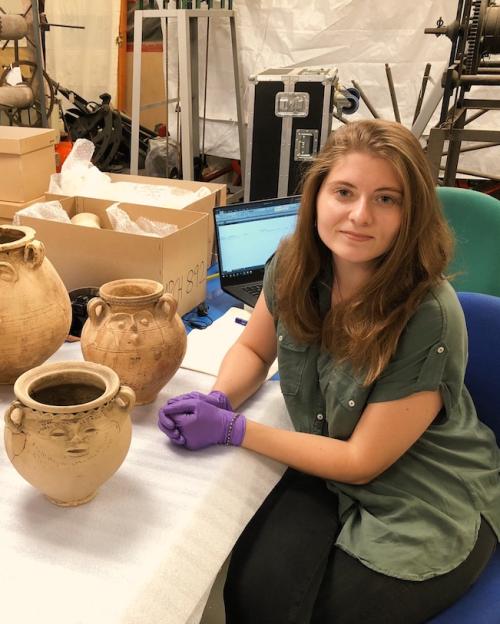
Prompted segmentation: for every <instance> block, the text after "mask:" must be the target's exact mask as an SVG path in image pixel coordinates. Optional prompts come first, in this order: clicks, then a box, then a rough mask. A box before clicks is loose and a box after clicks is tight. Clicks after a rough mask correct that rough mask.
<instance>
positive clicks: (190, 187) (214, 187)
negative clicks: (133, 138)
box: [47, 173, 227, 266]
mask: <svg viewBox="0 0 500 624" xmlns="http://www.w3.org/2000/svg"><path fill="white" fill-rule="evenodd" d="M106 175H108V176H109V177H110V178H111V181H112V182H128V183H132V184H151V185H154V186H174V187H177V188H179V189H183V190H187V191H193V192H196V191H198V190H199V189H200V188H201V187H206V188H207V189H208V190H209V191H210V195H207V196H205V197H201V198H199V199H196V200H194V201H192V202H191V203H190V204H189V205H187V206H185V207H184V208H180V209H179V208H173V207H171V206H166V208H171V209H172V210H179V211H183V210H189V211H194V212H201V213H203V214H207V215H208V217H209V218H208V235H207V237H208V247H207V264H208V266H210V265H211V264H213V263H214V262H215V259H216V256H215V253H216V249H215V230H214V222H213V216H212V213H213V209H214V208H215V207H216V206H225V205H226V203H227V187H226V185H225V184H214V183H213V182H210V183H208V182H207V183H205V182H193V181H191V180H175V179H171V178H154V177H148V176H139V175H128V174H121V173H107V174H106ZM61 197H65V196H64V195H63V196H61V195H55V194H50V195H47V198H48V199H60V198H61ZM127 199H128V198H127V197H123V199H122V200H119V201H120V207H121V201H125V202H126V201H127ZM134 200H135V201H136V202H137V205H139V204H140V205H145V206H147V205H148V203H147V202H148V200H147V198H145V200H144V204H143V202H141V201H138V200H137V197H135V198H134ZM106 201H107V200H106ZM115 201H116V200H115Z"/></svg>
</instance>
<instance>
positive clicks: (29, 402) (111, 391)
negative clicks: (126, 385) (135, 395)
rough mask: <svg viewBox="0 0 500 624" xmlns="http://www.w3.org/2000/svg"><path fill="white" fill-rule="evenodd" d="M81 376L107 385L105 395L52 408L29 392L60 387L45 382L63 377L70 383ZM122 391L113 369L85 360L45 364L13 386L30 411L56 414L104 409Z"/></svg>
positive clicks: (21, 376)
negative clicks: (77, 376)
mask: <svg viewBox="0 0 500 624" xmlns="http://www.w3.org/2000/svg"><path fill="white" fill-rule="evenodd" d="M77 373H78V374H79V375H80V376H81V375H82V373H83V377H84V379H83V380H82V381H85V382H89V383H92V381H93V380H94V381H95V382H100V383H99V384H97V385H98V386H104V388H103V392H102V394H101V395H100V396H99V397H97V398H96V399H94V400H93V401H89V402H87V403H78V404H75V405H50V404H48V403H39V402H38V401H35V400H34V399H33V398H32V397H31V395H30V392H31V391H33V390H34V389H37V390H39V389H42V388H47V387H50V386H54V385H57V383H48V384H47V385H44V384H43V381H44V380H45V379H47V380H49V379H54V378H57V377H58V376H59V377H61V382H66V383H67V382H68V381H70V380H72V379H74V378H75V375H76V374H77ZM119 390H120V378H119V377H118V375H117V374H116V373H115V371H114V370H112V369H111V368H109V367H108V366H104V365H102V364H96V363H95V362H86V361H82V360H70V361H65V362H53V363H51V364H42V365H41V366H36V367H35V368H31V369H30V370H28V371H26V372H25V373H23V374H22V375H20V376H19V377H18V378H17V380H16V382H15V384H14V394H15V395H16V398H17V399H18V401H20V402H21V403H22V404H23V405H25V406H26V407H27V408H29V409H32V410H33V411H37V412H52V413H54V414H74V413H78V412H88V411H90V410H93V409H96V408H99V407H102V406H103V405H104V404H106V403H109V401H111V400H112V399H113V398H114V397H115V396H116V395H117V394H118V392H119Z"/></svg>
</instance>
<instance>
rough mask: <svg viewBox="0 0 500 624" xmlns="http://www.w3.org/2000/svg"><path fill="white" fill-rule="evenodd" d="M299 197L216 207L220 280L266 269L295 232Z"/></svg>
mask: <svg viewBox="0 0 500 624" xmlns="http://www.w3.org/2000/svg"><path fill="white" fill-rule="evenodd" d="M299 206H300V196H293V197H280V198H276V199H266V200H263V201H256V202H249V203H246V204H236V205H234V206H226V207H223V208H215V210H214V217H215V228H216V234H217V244H218V251H219V270H220V274H221V277H222V276H225V277H238V276H243V275H250V274H251V273H252V272H254V271H255V270H258V269H261V270H263V268H264V265H265V263H266V262H267V260H268V259H269V257H270V256H271V255H272V254H273V253H274V252H275V251H276V249H277V248H278V244H279V242H280V240H281V239H282V238H283V237H284V236H288V235H289V234H291V233H292V232H293V231H294V229H295V224H296V222H297V212H298V209H299Z"/></svg>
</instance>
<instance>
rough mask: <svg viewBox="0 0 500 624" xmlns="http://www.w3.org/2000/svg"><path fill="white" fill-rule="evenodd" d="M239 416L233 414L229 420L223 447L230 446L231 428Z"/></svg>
mask: <svg viewBox="0 0 500 624" xmlns="http://www.w3.org/2000/svg"><path fill="white" fill-rule="evenodd" d="M240 415H241V414H235V415H234V416H233V417H232V418H231V422H230V423H229V426H228V428H227V433H226V439H225V440H224V444H225V446H231V437H232V435H233V428H234V423H235V422H236V421H237V420H238V418H239V417H240Z"/></svg>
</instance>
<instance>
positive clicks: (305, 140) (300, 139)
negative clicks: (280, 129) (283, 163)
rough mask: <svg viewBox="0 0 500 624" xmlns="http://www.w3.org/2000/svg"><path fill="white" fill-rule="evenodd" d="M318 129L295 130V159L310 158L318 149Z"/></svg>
mask: <svg viewBox="0 0 500 624" xmlns="http://www.w3.org/2000/svg"><path fill="white" fill-rule="evenodd" d="M318 136H319V131H318V130H304V129H301V130H297V131H296V132H295V151H294V158H295V160H312V159H313V158H314V155H315V154H316V153H317V151H318Z"/></svg>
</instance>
